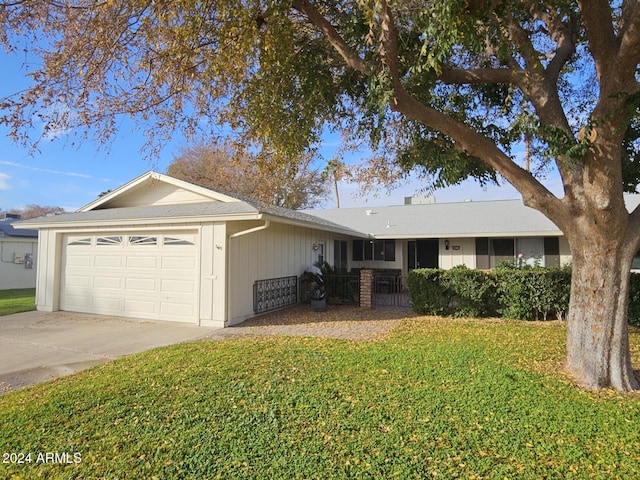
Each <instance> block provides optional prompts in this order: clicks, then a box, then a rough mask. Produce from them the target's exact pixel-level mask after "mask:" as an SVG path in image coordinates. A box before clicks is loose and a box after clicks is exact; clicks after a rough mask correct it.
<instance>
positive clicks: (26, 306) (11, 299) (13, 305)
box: [0, 288, 36, 315]
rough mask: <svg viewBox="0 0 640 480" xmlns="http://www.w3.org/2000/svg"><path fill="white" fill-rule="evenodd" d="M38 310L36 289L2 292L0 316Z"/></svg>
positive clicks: (0, 296) (0, 292) (0, 291)
mask: <svg viewBox="0 0 640 480" xmlns="http://www.w3.org/2000/svg"><path fill="white" fill-rule="evenodd" d="M35 309H36V289H35V288H17V289H13V290H0V315H10V314H12V313H19V312H29V311H31V310H35Z"/></svg>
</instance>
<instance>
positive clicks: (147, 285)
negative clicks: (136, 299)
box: [126, 278, 158, 292]
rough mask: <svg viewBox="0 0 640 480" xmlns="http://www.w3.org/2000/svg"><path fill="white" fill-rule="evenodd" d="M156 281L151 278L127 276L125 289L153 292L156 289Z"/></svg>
mask: <svg viewBox="0 0 640 480" xmlns="http://www.w3.org/2000/svg"><path fill="white" fill-rule="evenodd" d="M157 288H158V287H157V282H156V280H155V279H153V278H127V279H126V289H127V290H131V291H132V290H138V291H142V292H155V291H156V290H157Z"/></svg>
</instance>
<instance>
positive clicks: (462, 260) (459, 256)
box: [439, 238, 476, 270]
mask: <svg viewBox="0 0 640 480" xmlns="http://www.w3.org/2000/svg"><path fill="white" fill-rule="evenodd" d="M448 240H449V250H446V248H445V243H444V242H445V239H440V246H439V248H440V258H439V265H440V268H442V269H444V270H449V269H450V268H453V267H457V266H459V265H465V266H467V267H468V268H476V241H475V238H449V239H448Z"/></svg>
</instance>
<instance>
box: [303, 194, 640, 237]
mask: <svg viewBox="0 0 640 480" xmlns="http://www.w3.org/2000/svg"><path fill="white" fill-rule="evenodd" d="M625 199H626V201H627V208H628V209H629V210H632V209H633V208H635V206H636V205H638V204H639V203H640V195H628V196H626V197H625ZM307 213H309V214H311V215H314V216H317V217H319V218H324V219H329V220H331V221H333V222H336V223H339V224H342V225H349V226H350V227H351V228H353V229H355V230H359V231H361V232H366V233H369V234H372V235H375V236H376V238H411V237H418V238H430V237H431V238H441V237H472V236H474V237H477V236H499V235H505V236H533V235H535V236H540V235H550V236H554V235H562V232H561V231H560V230H559V229H558V227H557V226H556V225H555V224H554V223H553V222H552V221H551V220H549V219H548V218H547V217H545V216H544V215H543V214H542V213H540V212H539V211H537V210H534V209H532V208H529V207H526V206H525V205H524V204H523V202H522V200H497V201H482V202H459V203H434V204H426V205H424V204H423V205H397V206H389V207H358V208H340V209H330V210H312V211H308V212H307Z"/></svg>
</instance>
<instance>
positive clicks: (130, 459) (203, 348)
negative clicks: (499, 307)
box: [0, 317, 640, 480]
mask: <svg viewBox="0 0 640 480" xmlns="http://www.w3.org/2000/svg"><path fill="white" fill-rule="evenodd" d="M564 338H565V331H564V325H563V324H562V323H559V322H553V323H548V324H541V323H535V322H527V323H518V322H502V321H495V322H490V321H484V322H483V321H470V320H449V319H434V318H427V317H422V318H418V319H415V320H411V321H407V323H406V324H405V325H404V326H403V327H402V328H400V329H398V330H396V331H395V332H394V333H393V334H392V335H391V336H390V337H389V338H386V339H382V340H380V341H377V342H362V343H356V342H348V341H339V340H328V339H317V338H287V337H281V338H262V339H251V338H245V339H232V340H226V341H211V342H200V343H194V344H186V345H177V346H172V347H167V348H162V349H157V350H153V351H150V352H146V353H143V354H140V355H136V356H131V357H127V358H123V359H120V360H117V361H114V362H111V363H108V364H105V365H102V366H99V367H96V368H94V369H92V370H89V371H86V372H82V373H80V374H77V375H74V376H71V377H66V378H61V379H58V380H55V381H53V382H50V383H46V384H41V385H38V386H34V387H31V388H28V389H25V390H21V391H16V392H10V393H7V394H5V395H4V396H2V397H0V412H2V415H1V417H0V428H1V430H0V431H1V432H2V434H1V435H0V446H1V448H0V451H2V452H16V453H23V454H26V453H29V452H30V453H31V455H32V456H31V459H32V463H29V464H22V465H16V464H6V463H5V464H0V477H1V478H11V477H12V476H15V477H14V478H26V479H32V478H48V479H63V478H65V479H98V478H100V479H101V478H105V479H107V478H108V479H111V478H119V479H139V478H146V479H153V478H159V479H213V478H225V479H236V478H238V479H241V478H242V479H244V478H246V479H253V478H255V479H270V480H271V479H296V478H299V479H303V478H305V479H306V478H309V479H343V478H344V479H347V478H362V479H368V478H372V479H373V478H376V479H377V478H379V479H392V478H398V479H411V478H414V479H423V478H447V479H448V478H465V479H471V478H490V479H494V478H498V479H502V478H509V479H511V478H531V479H538V478H558V479H566V478H601V479H609V478H640V448H639V447H640V429H639V428H638V418H640V397H639V396H638V395H635V394H627V395H623V394H619V393H616V392H613V391H601V392H598V393H594V392H585V391H582V390H580V389H578V388H576V387H575V386H574V385H572V384H571V382H570V381H569V380H568V379H567V378H566V377H565V376H563V375H562V374H561V373H559V372H560V371H561V370H560V365H561V362H562V360H563V356H564ZM631 342H632V345H633V355H634V360H635V361H636V363H637V362H638V360H639V359H640V358H639V353H640V334H639V333H638V332H636V331H634V332H632V333H631ZM46 452H58V453H60V452H67V453H69V454H73V453H78V454H79V455H80V457H81V458H80V459H81V462H80V463H77V464H69V465H67V464H45V463H36V460H37V455H38V453H46Z"/></svg>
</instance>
